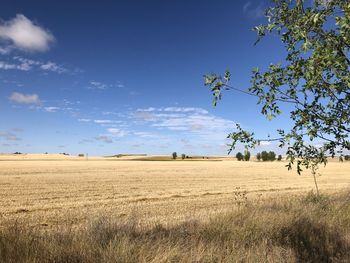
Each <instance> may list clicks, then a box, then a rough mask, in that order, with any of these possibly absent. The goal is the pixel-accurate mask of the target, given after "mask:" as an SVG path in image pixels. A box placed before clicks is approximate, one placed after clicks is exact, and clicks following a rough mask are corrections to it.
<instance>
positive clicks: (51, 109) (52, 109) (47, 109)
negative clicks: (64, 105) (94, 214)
mask: <svg viewBox="0 0 350 263" xmlns="http://www.w3.org/2000/svg"><path fill="white" fill-rule="evenodd" d="M60 109H61V108H60V107H44V110H45V111H46V112H57V111H58V110H60Z"/></svg>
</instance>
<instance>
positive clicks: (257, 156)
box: [256, 153, 261, 162]
mask: <svg viewBox="0 0 350 263" xmlns="http://www.w3.org/2000/svg"><path fill="white" fill-rule="evenodd" d="M256 159H257V160H258V161H259V162H260V160H261V153H257V154H256Z"/></svg>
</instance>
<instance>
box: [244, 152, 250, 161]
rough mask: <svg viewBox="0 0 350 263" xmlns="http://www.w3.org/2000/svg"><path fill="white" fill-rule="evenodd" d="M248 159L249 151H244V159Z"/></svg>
mask: <svg viewBox="0 0 350 263" xmlns="http://www.w3.org/2000/svg"><path fill="white" fill-rule="evenodd" d="M249 160H250V152H249V151H245V152H244V161H249Z"/></svg>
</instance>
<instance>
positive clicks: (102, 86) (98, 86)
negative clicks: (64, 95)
mask: <svg viewBox="0 0 350 263" xmlns="http://www.w3.org/2000/svg"><path fill="white" fill-rule="evenodd" d="M109 88H125V86H124V84H122V83H121V82H120V81H117V83H116V84H106V83H103V82H101V81H95V80H92V81H90V82H89V85H88V89H92V90H94V89H95V90H106V89H109Z"/></svg>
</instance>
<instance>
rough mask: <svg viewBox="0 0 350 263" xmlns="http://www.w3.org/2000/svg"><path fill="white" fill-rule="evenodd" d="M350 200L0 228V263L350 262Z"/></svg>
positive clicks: (289, 201) (301, 200) (297, 200)
mask: <svg viewBox="0 0 350 263" xmlns="http://www.w3.org/2000/svg"><path fill="white" fill-rule="evenodd" d="M349 201H350V195H349V193H348V192H344V193H343V194H338V195H333V196H326V195H324V196H321V197H316V196H315V195H313V194H312V193H310V194H308V195H304V196H301V197H300V196H299V197H293V198H285V199H283V200H277V199H275V198H272V197H271V199H269V200H265V201H263V202H260V203H257V202H249V201H244V202H242V203H241V205H240V206H239V209H238V210H236V211H234V212H233V211H232V212H229V213H224V214H220V215H216V216H215V217H212V218H210V219H209V221H207V222H202V221H198V220H189V221H186V222H183V223H178V224H175V225H164V224H148V225H145V224H140V223H139V221H138V219H139V218H137V217H128V218H125V219H115V218H100V220H98V221H95V222H93V223H91V224H84V225H82V226H80V227H79V228H72V227H71V226H62V228H61V229H59V230H50V231H43V230H42V228H38V227H34V228H33V227H30V226H28V225H26V224H21V223H19V222H13V221H12V222H7V223H6V224H5V227H4V228H3V229H2V230H0V262H4V263H6V262H18V263H22V262H23V263H24V262H26V263H27V262H43V263H45V262H57V263H60V262H91V263H92V262H94V263H95V262H106V263H108V262H157V263H158V262H349V261H350V202H349Z"/></svg>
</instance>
